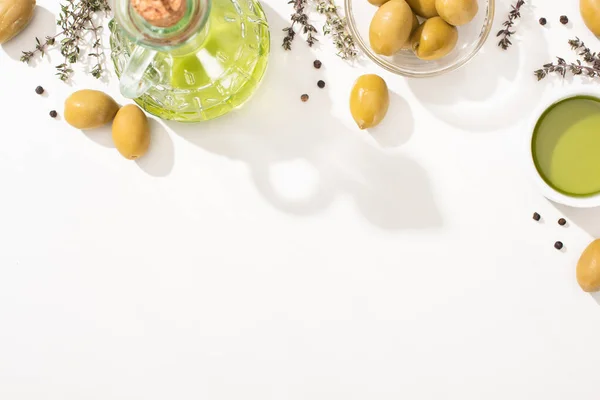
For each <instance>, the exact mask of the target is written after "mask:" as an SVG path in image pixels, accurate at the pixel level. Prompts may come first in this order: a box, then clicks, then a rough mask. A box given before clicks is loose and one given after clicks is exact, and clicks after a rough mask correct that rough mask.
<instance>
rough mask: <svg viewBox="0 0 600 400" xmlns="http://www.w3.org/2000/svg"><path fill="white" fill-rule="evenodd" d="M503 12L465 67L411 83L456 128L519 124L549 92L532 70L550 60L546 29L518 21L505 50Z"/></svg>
mask: <svg viewBox="0 0 600 400" xmlns="http://www.w3.org/2000/svg"><path fill="white" fill-rule="evenodd" d="M499 11H500V10H497V11H496V14H495V18H494V25H493V28H492V33H491V34H490V36H489V37H488V39H487V42H486V43H485V45H484V46H483V48H482V49H481V50H480V51H479V54H477V55H476V56H475V57H474V58H473V60H471V61H470V62H469V63H468V64H467V65H465V66H463V67H462V68H459V69H458V70H456V71H453V72H450V73H447V74H444V75H442V76H438V77H434V78H427V79H409V80H408V81H407V82H408V86H409V88H410V89H411V90H412V91H413V93H414V95H415V96H416V97H417V98H418V99H419V100H420V101H421V102H422V103H423V104H424V105H425V107H426V108H427V109H428V110H429V111H430V112H432V113H433V114H434V115H435V116H436V117H438V118H440V119H442V120H444V121H445V122H447V123H449V124H450V125H453V126H455V127H457V128H460V129H465V130H468V131H472V132H488V131H495V130H499V129H505V128H507V127H509V126H512V125H514V124H517V123H518V122H519V121H521V120H522V119H523V118H526V117H527V116H529V115H530V114H531V112H532V111H533V110H534V109H535V107H536V106H537V103H536V101H535V99H537V98H539V97H540V96H541V95H542V93H543V92H544V91H545V85H543V83H538V82H537V80H536V78H535V76H534V74H533V71H534V70H536V69H538V68H539V67H540V66H541V65H542V64H544V63H546V62H548V60H549V52H548V46H547V43H546V41H545V38H544V36H543V34H542V31H541V28H542V27H541V26H539V25H537V24H525V23H522V22H521V21H519V24H518V27H517V29H516V30H517V34H516V35H515V36H514V37H512V38H511V41H512V42H513V46H511V47H509V49H508V50H502V49H501V48H499V47H498V46H497V42H498V40H497V38H496V36H495V33H496V32H497V31H498V30H499V29H502V28H501V26H502V23H503V21H504V20H505V19H506V14H507V13H508V10H506V13H505V12H499ZM521 13H522V20H523V21H528V20H532V18H534V16H533V11H532V10H530V9H528V8H526V9H524V10H523V11H522V12H521ZM524 37H526V38H527V41H528V42H531V43H536V46H535V49H533V50H532V49H530V48H529V47H527V48H525V47H524V46H521V45H520V43H519V42H520V39H521V38H524ZM519 71H525V73H519ZM529 72H531V73H529Z"/></svg>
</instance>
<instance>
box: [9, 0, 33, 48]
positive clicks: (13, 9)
mask: <svg viewBox="0 0 600 400" xmlns="http://www.w3.org/2000/svg"><path fill="white" fill-rule="evenodd" d="M34 8H35V0H0V44H2V43H6V42H8V41H9V40H10V39H12V38H13V37H15V36H16V35H17V34H18V33H19V32H21V31H22V30H23V29H25V27H26V26H27V24H29V21H31V18H32V17H33V10H34Z"/></svg>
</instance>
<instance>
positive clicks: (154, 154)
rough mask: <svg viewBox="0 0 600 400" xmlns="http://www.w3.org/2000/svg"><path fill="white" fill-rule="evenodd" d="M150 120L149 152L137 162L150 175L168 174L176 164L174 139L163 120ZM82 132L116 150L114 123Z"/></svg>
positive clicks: (100, 143)
mask: <svg viewBox="0 0 600 400" xmlns="http://www.w3.org/2000/svg"><path fill="white" fill-rule="evenodd" d="M148 122H149V123H150V147H149V149H148V152H147V153H146V154H145V155H144V156H143V157H141V158H139V159H138V160H135V162H136V164H137V165H138V167H140V169H141V170H142V171H144V172H145V173H147V174H148V175H151V176H155V177H165V176H168V175H169V174H170V173H171V171H172V170H173V166H174V164H175V146H174V145H173V140H172V139H171V137H170V136H169V133H168V132H167V129H166V128H165V126H164V125H163V123H162V122H160V121H159V120H156V119H154V118H148ZM81 132H82V133H83V135H84V136H85V137H86V138H88V139H90V140H91V141H92V142H94V143H96V144H98V145H100V146H103V147H106V148H108V149H115V151H116V148H115V143H114V142H113V140H112V124H107V125H105V126H102V127H100V128H96V129H90V130H83V131H81Z"/></svg>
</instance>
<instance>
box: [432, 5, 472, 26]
mask: <svg viewBox="0 0 600 400" xmlns="http://www.w3.org/2000/svg"><path fill="white" fill-rule="evenodd" d="M435 8H436V9H437V11H438V13H439V14H440V17H442V18H443V20H444V21H446V22H447V23H449V24H450V25H454V26H461V25H465V24H468V23H469V22H471V21H472V20H473V18H475V15H477V12H478V11H479V5H478V4H477V0H435Z"/></svg>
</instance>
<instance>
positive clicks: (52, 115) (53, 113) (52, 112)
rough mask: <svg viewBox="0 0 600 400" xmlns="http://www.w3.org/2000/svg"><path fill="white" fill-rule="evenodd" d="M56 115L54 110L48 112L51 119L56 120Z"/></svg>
mask: <svg viewBox="0 0 600 400" xmlns="http://www.w3.org/2000/svg"><path fill="white" fill-rule="evenodd" d="M57 115H58V113H57V112H56V111H54V110H52V111H50V116H51V117H52V118H56V116H57Z"/></svg>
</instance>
